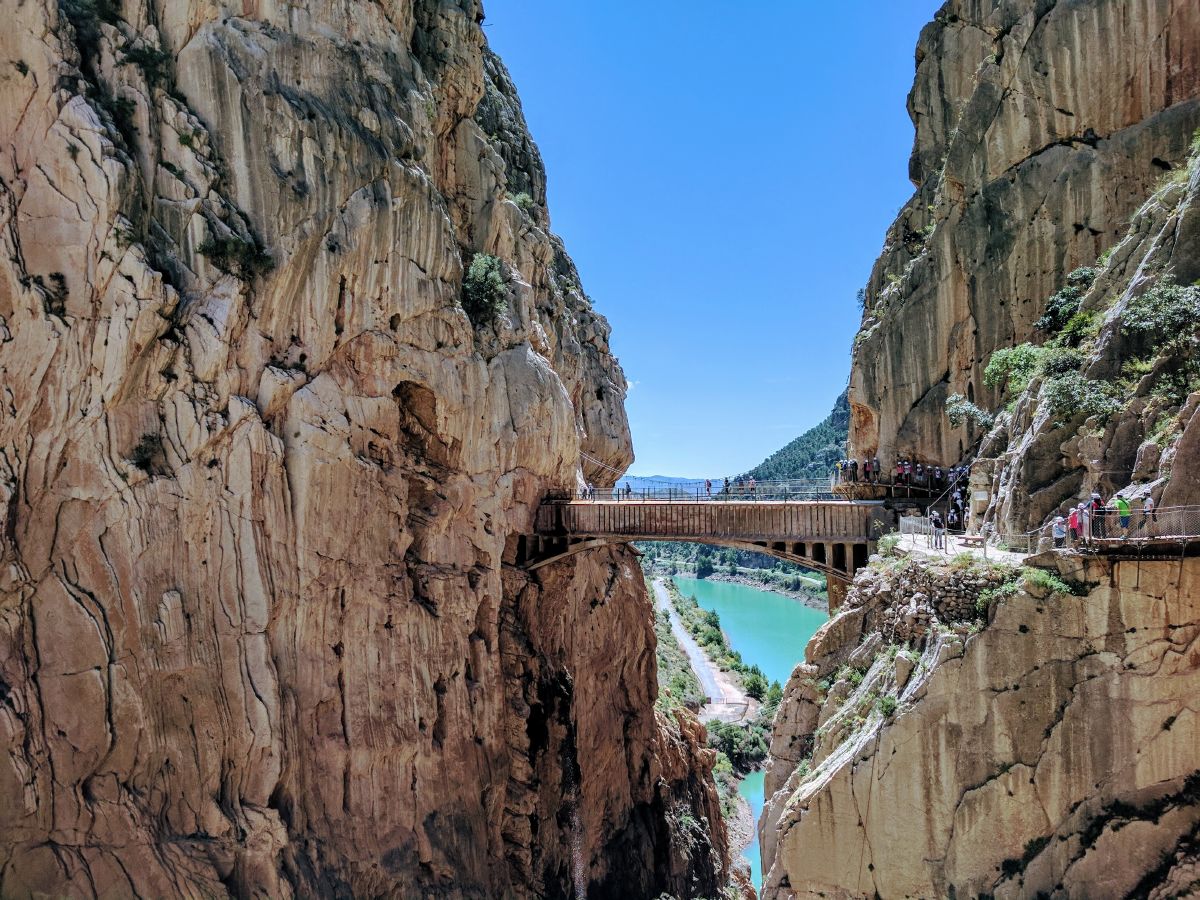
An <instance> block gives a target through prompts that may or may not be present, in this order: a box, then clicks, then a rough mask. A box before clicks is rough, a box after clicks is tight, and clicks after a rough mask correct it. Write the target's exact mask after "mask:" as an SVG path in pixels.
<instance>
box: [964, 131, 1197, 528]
mask: <svg viewBox="0 0 1200 900" xmlns="http://www.w3.org/2000/svg"><path fill="white" fill-rule="evenodd" d="M1092 271H1093V272H1094V280H1093V281H1092V282H1091V285H1090V287H1089V288H1088V289H1087V290H1086V291H1085V292H1084V293H1083V294H1082V296H1081V297H1080V299H1079V303H1080V310H1081V312H1080V315H1082V316H1085V317H1089V319H1090V321H1091V322H1093V323H1094V324H1093V325H1092V326H1091V327H1092V330H1093V331H1094V332H1095V336H1094V337H1092V338H1091V339H1088V340H1085V341H1083V342H1081V343H1080V346H1079V347H1078V348H1074V350H1075V358H1074V359H1073V360H1070V362H1071V365H1070V366H1069V371H1066V372H1062V373H1059V372H1054V371H1039V372H1038V373H1037V374H1036V375H1035V377H1034V378H1033V379H1032V380H1031V382H1030V384H1029V385H1028V387H1027V388H1025V389H1024V390H1023V391H1022V392H1021V393H1019V394H1018V395H1017V396H1016V397H1014V398H1013V399H1012V401H1011V407H1012V411H1011V412H1007V411H1006V412H1002V413H1000V414H999V415H998V416H997V420H996V424H995V426H994V427H993V428H992V429H991V431H990V432H989V433H988V434H987V435H986V436H985V437H984V439H983V441H982V443H981V445H980V449H979V459H978V461H977V462H976V465H975V471H974V472H973V474H972V483H973V487H975V488H978V489H980V490H983V491H986V492H987V495H988V496H989V498H990V501H989V505H988V508H987V510H986V513H985V514H986V517H987V518H988V519H989V520H990V521H991V522H993V523H994V525H995V527H996V528H997V529H998V530H999V531H1002V532H1010V533H1011V532H1023V531H1028V530H1030V529H1036V528H1038V527H1039V526H1041V525H1042V524H1043V523H1044V522H1046V521H1047V519H1049V518H1050V517H1051V516H1053V515H1055V514H1064V515H1065V514H1067V513H1068V512H1069V507H1070V506H1071V505H1073V504H1075V503H1077V502H1079V501H1080V500H1084V499H1087V498H1088V497H1090V496H1091V494H1092V492H1099V493H1100V494H1101V495H1102V496H1103V497H1105V498H1108V497H1110V496H1111V495H1112V494H1113V493H1114V492H1117V491H1120V492H1122V493H1123V494H1124V495H1125V496H1127V497H1128V498H1130V499H1131V500H1134V502H1135V506H1136V507H1137V508H1139V509H1140V504H1139V503H1138V501H1139V500H1140V499H1142V498H1145V497H1147V496H1152V497H1154V498H1155V500H1156V501H1157V502H1158V503H1159V505H1160V506H1162V507H1164V508H1169V507H1181V506H1194V505H1197V504H1198V503H1200V480H1197V479H1196V477H1195V473H1196V471H1197V464H1200V447H1198V446H1197V445H1198V443H1200V418H1197V417H1196V415H1195V413H1196V409H1197V407H1198V406H1200V370H1198V369H1197V366H1196V359H1197V356H1196V341H1195V338H1194V337H1192V338H1189V337H1188V335H1187V327H1186V325H1185V326H1184V327H1183V328H1182V329H1163V328H1157V327H1156V328H1154V330H1153V333H1152V334H1151V335H1149V336H1147V335H1144V334H1141V333H1138V332H1137V331H1136V329H1135V330H1131V327H1130V325H1131V322H1132V321H1133V319H1134V318H1135V317H1136V316H1137V315H1139V314H1140V313H1139V307H1140V308H1142V309H1144V308H1145V307H1146V305H1147V304H1148V303H1151V302H1153V301H1152V300H1151V298H1153V297H1156V296H1158V297H1163V296H1167V295H1165V294H1164V293H1163V292H1164V290H1169V291H1176V294H1175V298H1176V300H1175V302H1177V303H1182V304H1185V305H1186V304H1188V303H1191V304H1192V305H1193V306H1195V307H1196V308H1197V309H1200V292H1197V290H1196V288H1195V287H1194V286H1192V285H1193V283H1194V282H1195V281H1196V280H1197V279H1198V278H1200V144H1198V145H1197V146H1196V148H1195V150H1194V152H1193V154H1192V156H1191V157H1190V159H1189V161H1188V164H1187V165H1186V166H1182V167H1180V168H1179V169H1178V171H1177V172H1175V173H1173V175H1172V176H1169V177H1168V178H1166V179H1164V181H1163V183H1162V184H1161V185H1160V186H1159V188H1158V189H1157V190H1155V191H1154V192H1153V193H1152V194H1151V195H1150V197H1149V198H1148V199H1147V201H1146V202H1145V203H1144V204H1143V205H1142V206H1141V207H1140V208H1139V209H1138V211H1137V212H1136V214H1135V215H1134V216H1133V219H1132V221H1131V223H1130V226H1129V231H1128V233H1127V234H1126V235H1125V237H1124V238H1122V240H1121V241H1120V242H1119V243H1118V244H1116V245H1115V246H1114V247H1113V248H1112V250H1111V252H1110V253H1109V254H1108V255H1107V256H1106V258H1105V259H1104V261H1103V264H1102V265H1098V266H1096V267H1095V268H1094V269H1093V270H1092ZM1186 286H1192V287H1186ZM1179 288H1182V290H1181V291H1179V290H1177V289H1179ZM1180 308H1182V307H1180ZM1186 318H1187V319H1188V320H1189V321H1191V322H1192V323H1193V325H1194V317H1193V316H1192V315H1191V313H1190V312H1189V313H1187V315H1186ZM1193 330H1194V328H1193ZM1172 332H1174V333H1172ZM1181 332H1182V333H1181ZM1178 338H1182V340H1177V339H1178ZM1052 341H1053V339H1052ZM1041 352H1042V353H1043V354H1044V355H1046V358H1047V359H1049V358H1050V356H1049V354H1050V353H1055V352H1057V353H1059V354H1060V355H1061V353H1062V352H1063V351H1061V350H1053V349H1051V350H1047V349H1046V348H1042V351H1041ZM1042 365H1043V369H1044V367H1045V363H1043V364H1042ZM1064 385H1066V386H1068V387H1071V386H1072V385H1078V386H1080V387H1081V388H1082V390H1077V389H1075V388H1072V391H1073V393H1072V394H1071V395H1068V399H1069V400H1071V401H1072V402H1071V404H1070V405H1069V406H1068V407H1066V408H1063V405H1062V404H1061V403H1056V397H1058V396H1060V395H1061V393H1062V388H1063V386H1064ZM1075 393H1078V396H1076V395H1075ZM1089 398H1092V400H1093V402H1095V403H1097V404H1098V405H1097V406H1096V408H1088V405H1087V401H1088V400H1089ZM1078 401H1083V402H1078ZM1195 525H1200V521H1198V522H1197V523H1195ZM1193 527H1195V526H1193Z"/></svg>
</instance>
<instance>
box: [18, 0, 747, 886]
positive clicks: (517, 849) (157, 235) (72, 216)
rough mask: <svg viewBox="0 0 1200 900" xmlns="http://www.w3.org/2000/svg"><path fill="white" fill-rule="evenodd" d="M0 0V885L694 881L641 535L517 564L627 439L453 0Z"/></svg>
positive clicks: (465, 16) (617, 400)
mask: <svg viewBox="0 0 1200 900" xmlns="http://www.w3.org/2000/svg"><path fill="white" fill-rule="evenodd" d="M6 13H7V20H6V23H5V24H6V27H5V29H3V31H2V32H0V65H2V66H3V72H2V74H0V145H2V146H3V147H4V148H5V152H4V153H3V154H0V240H2V241H3V244H4V251H5V252H4V256H3V261H2V262H0V393H2V395H3V402H2V403H0V409H2V412H0V498H2V500H3V502H2V503H0V511H2V512H0V526H2V527H0V745H2V746H3V748H4V752H3V755H2V757H0V809H3V810H4V811H5V814H4V815H3V816H0V894H2V895H3V896H5V897H10V896H11V897H21V896H27V895H30V894H52V895H70V896H99V895H107V896H127V895H139V896H175V895H189V896H192V895H202V896H220V895H224V894H227V893H230V894H236V895H239V896H250V895H264V896H289V895H302V896H313V895H322V896H385V895H387V896H406V897H407V896H417V895H421V896H448V897H451V896H453V897H483V896H502V895H505V896H509V895H511V896H563V895H573V894H575V893H576V892H585V891H586V892H589V895H592V896H632V895H646V894H656V893H657V892H659V891H670V892H673V893H677V894H681V895H682V894H692V893H709V894H711V893H715V892H716V890H717V888H718V887H719V885H720V884H721V883H722V882H723V880H724V876H725V859H724V855H725V849H724V845H723V840H724V837H723V834H724V833H723V830H722V828H721V826H720V824H719V806H718V803H717V799H716V795H715V790H714V788H713V785H712V780H711V775H710V774H709V769H710V768H711V764H712V760H711V758H710V754H709V753H708V751H704V750H700V749H698V746H699V745H701V744H702V743H703V735H702V732H701V731H700V730H699V729H698V727H697V726H695V725H694V724H693V723H683V724H682V725H680V724H677V723H670V722H666V721H663V720H661V719H659V718H656V716H655V714H654V712H653V706H652V704H653V698H654V683H655V679H654V671H653V667H654V661H653V660H654V654H653V629H652V624H651V623H652V611H651V606H650V603H649V601H648V599H647V598H646V596H645V590H644V586H643V582H642V578H641V575H640V572H639V571H638V568H637V565H636V562H635V560H634V559H633V557H632V556H631V555H630V554H628V553H627V552H624V551H618V550H612V551H602V552H597V553H593V554H590V555H581V556H579V557H576V558H573V559H571V560H567V561H564V562H562V563H559V564H557V565H556V566H553V567H549V568H547V569H545V570H542V571H541V572H540V573H538V574H539V576H540V577H536V578H531V577H529V576H528V575H526V574H524V573H522V572H521V571H519V570H516V569H513V568H511V567H509V566H507V565H506V564H505V561H506V559H507V560H509V561H511V560H512V559H513V558H514V555H515V551H516V545H517V541H518V538H519V536H520V535H522V534H525V533H527V531H528V529H529V526H530V521H531V515H532V511H533V509H534V507H535V505H536V503H537V502H538V501H539V499H540V498H541V497H542V496H543V495H544V494H545V493H546V492H547V491H550V490H563V489H569V488H571V487H573V486H574V484H575V483H577V482H578V481H579V480H580V479H581V478H586V479H588V480H591V481H593V482H595V483H597V484H605V483H608V482H611V480H612V475H613V472H611V471H610V470H609V469H606V468H603V467H604V466H611V467H613V468H614V469H616V470H620V469H622V468H624V467H625V466H626V465H628V463H629V462H630V460H631V459H632V451H631V448H630V441H629V433H628V428H627V425H626V420H625V414H624V410H623V398H624V392H625V379H624V376H623V375H622V373H621V370H620V368H619V366H618V365H617V363H616V361H615V360H614V359H613V357H612V356H611V354H610V352H609V349H608V342H607V336H608V326H607V324H606V323H605V321H604V319H603V318H602V317H601V316H600V315H598V314H597V313H596V312H595V311H594V310H593V308H592V306H591V304H590V301H589V300H588V299H587V297H586V296H585V295H584V294H583V292H582V289H581V287H580V284H579V278H578V274H577V273H576V271H575V268H574V266H573V264H572V263H571V261H570V259H569V258H568V257H567V255H566V253H565V252H564V250H563V247H562V245H561V243H560V242H559V241H558V240H557V238H555V237H554V236H553V235H552V234H551V233H550V232H549V230H548V217H547V212H546V209H545V205H544V204H545V175H544V172H543V169H542V166H541V163H540V160H539V157H538V154H537V150H536V147H535V146H534V144H533V143H532V141H531V139H530V138H529V135H528V133H527V131H526V128H525V123H524V119H523V117H522V114H521V111H520V106H519V103H518V102H517V100H516V96H515V93H514V90H513V87H512V84H511V82H510V80H509V78H508V76H507V73H506V72H505V71H504V68H503V66H502V65H501V64H500V62H499V61H498V60H497V59H496V58H495V57H494V56H492V55H491V54H490V53H489V51H488V50H487V48H486V46H485V43H484V39H483V36H482V31H481V29H480V25H479V23H480V22H481V21H482V13H481V10H480V8H479V6H478V3H477V2H474V0H453V2H452V0H408V2H405V0H397V2H383V3H365V2H363V3H358V2H355V3H350V4H338V3H330V2H325V0H301V2H293V3H288V4H277V3H274V2H269V0H268V2H252V0H247V2H245V3H240V2H239V3H235V4H232V5H230V4H222V3H217V2H215V0H213V2H209V0H196V2H192V3H188V4H180V3H174V2H166V0H96V2H85V0H63V2H62V3H61V4H60V3H54V2H46V0H41V2H36V0H28V2H23V3H19V4H17V5H16V7H15V8H13V7H11V5H10V7H9V8H7V9H6ZM477 254H485V255H486V256H488V257H495V258H496V259H498V260H500V261H501V262H500V264H499V267H498V269H497V271H498V272H499V273H500V277H501V279H502V280H501V286H502V290H501V291H500V292H499V293H498V294H497V292H495V291H493V293H492V294H491V295H490V302H489V303H487V304H485V306H486V308H485V309H483V311H482V312H480V310H479V309H473V312H472V315H471V316H468V315H467V314H466V313H465V312H464V307H463V305H462V303H461V298H462V297H463V295H464V291H463V286H464V279H465V278H467V270H468V268H469V266H470V264H471V263H472V261H473V260H476V259H477V256H476V255H477ZM483 262H484V263H488V260H487V259H486V258H483ZM468 280H470V279H469V278H468ZM485 287H486V285H485ZM581 453H583V454H586V456H587V457H588V459H589V460H595V461H598V463H597V462H590V461H589V462H587V463H586V465H585V466H584V467H583V468H580V460H581ZM705 820H707V821H708V823H710V824H711V825H712V828H711V829H707V830H706V829H705V828H703V827H702V826H703V823H704V822H705ZM695 823H701V826H700V827H698V826H697V825H696V824H695ZM710 833H711V841H710V838H709V834H710Z"/></svg>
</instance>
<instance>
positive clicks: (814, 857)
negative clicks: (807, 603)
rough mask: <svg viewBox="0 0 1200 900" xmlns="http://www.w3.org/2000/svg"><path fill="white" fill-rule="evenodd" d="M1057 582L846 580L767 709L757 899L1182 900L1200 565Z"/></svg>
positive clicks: (912, 576) (1096, 571)
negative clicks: (768, 764)
mask: <svg viewBox="0 0 1200 900" xmlns="http://www.w3.org/2000/svg"><path fill="white" fill-rule="evenodd" d="M1046 562H1049V564H1054V563H1053V561H1046ZM1058 565H1059V572H1058V573H1057V574H1056V575H1054V576H1048V575H1047V574H1046V573H1045V572H1042V573H1040V574H1039V573H1037V572H1034V573H1030V574H1025V575H1021V574H1020V573H1011V572H1006V571H1004V570H1003V569H1002V568H997V567H991V568H989V567H977V568H974V569H963V568H958V569H955V568H953V567H951V568H950V569H949V570H947V569H945V568H943V569H941V570H933V571H930V570H929V569H928V568H927V567H926V566H923V565H914V564H907V565H906V564H904V563H902V562H900V561H895V560H884V561H882V562H881V563H877V564H876V566H875V568H873V569H868V570H864V571H863V572H862V573H861V574H860V575H859V577H858V579H857V581H856V583H855V585H854V587H853V588H852V590H851V592H850V595H849V597H848V600H847V604H846V607H845V608H844V609H843V611H842V612H841V613H839V615H838V616H837V617H835V618H834V619H832V620H830V622H829V623H828V624H827V625H826V626H825V627H824V628H823V629H822V631H821V632H818V634H817V635H816V636H815V637H814V638H813V641H812V642H811V643H810V645H809V648H808V660H809V663H810V664H809V665H805V666H799V667H797V670H796V672H795V673H794V674H793V676H792V679H791V681H790V683H789V685H788V687H787V691H786V695H785V698H784V703H783V705H782V706H781V710H780V715H781V716H783V715H784V710H788V716H787V719H786V720H784V722H783V725H784V728H782V729H780V730H779V731H778V733H777V734H776V737H775V745H773V746H772V756H773V759H772V769H771V770H770V772H769V778H768V781H769V784H768V797H769V799H768V805H767V809H766V811H765V814H764V816H763V821H762V823H761V825H760V828H761V831H762V839H763V853H764V867H765V868H766V869H768V874H767V876H766V884H765V889H764V896H765V897H768V898H775V897H778V898H782V897H818V896H822V897H835V898H849V897H872V896H876V897H884V898H887V897H946V896H951V897H953V896H958V897H965V896H970V897H981V896H993V897H997V898H999V897H1006V898H1019V897H1055V898H1065V897H1126V896H1131V897H1155V898H1165V897H1183V896H1191V895H1192V892H1194V891H1195V890H1196V889H1197V887H1198V885H1200V750H1198V749H1197V748H1198V747H1200V719H1198V717H1197V713H1196V700H1195V697H1196V691H1197V690H1198V689H1200V565H1198V564H1197V562H1196V560H1194V559H1187V560H1178V561H1176V562H1143V563H1136V562H1117V563H1111V562H1103V561H1088V562H1074V563H1069V562H1066V561H1060V562H1059V563H1058ZM1060 576H1061V577H1060ZM1064 579H1065V580H1064ZM1067 588H1074V590H1075V594H1077V595H1073V594H1072V593H1071V592H1070V591H1069V590H1068V589H1067ZM980 598H982V601H981V600H980ZM989 599H990V602H989ZM977 604H978V606H977ZM977 608H978V609H982V610H984V612H982V613H977V612H976V610H977ZM981 617H982V618H981ZM786 747H794V748H797V750H798V755H799V756H801V757H802V758H803V761H802V762H801V763H800V764H799V765H795V764H794V763H793V762H792V757H789V756H787V755H786V753H784V752H781V750H783V749H785V748H786ZM795 755H797V754H793V756H795ZM781 762H783V763H785V765H784V771H782V772H780V771H777V767H779V766H780V764H781ZM772 790H774V794H773V796H771V794H770V792H771V791H772Z"/></svg>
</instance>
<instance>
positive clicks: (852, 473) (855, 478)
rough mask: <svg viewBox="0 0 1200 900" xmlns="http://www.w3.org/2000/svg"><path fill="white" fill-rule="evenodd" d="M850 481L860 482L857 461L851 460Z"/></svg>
mask: <svg viewBox="0 0 1200 900" xmlns="http://www.w3.org/2000/svg"><path fill="white" fill-rule="evenodd" d="M850 480H851V481H852V482H854V481H858V460H857V459H852V460H850Z"/></svg>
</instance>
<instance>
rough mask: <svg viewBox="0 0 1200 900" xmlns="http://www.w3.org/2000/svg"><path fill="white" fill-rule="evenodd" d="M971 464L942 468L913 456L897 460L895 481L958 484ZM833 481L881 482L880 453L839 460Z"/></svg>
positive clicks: (923, 484) (938, 487) (928, 485)
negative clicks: (919, 460) (914, 458)
mask: <svg viewBox="0 0 1200 900" xmlns="http://www.w3.org/2000/svg"><path fill="white" fill-rule="evenodd" d="M969 474H970V467H969V466H966V465H963V466H952V467H950V468H943V467H942V466H939V465H932V466H931V465H926V464H925V463H923V462H913V461H912V460H911V459H899V460H896V470H895V475H894V477H893V479H892V483H893V484H903V485H908V486H913V485H915V486H918V487H925V488H932V489H934V490H941V489H942V488H944V487H946V486H947V485H956V484H958V483H959V482H960V481H966V479H967V476H968V475H969ZM833 477H834V481H836V482H837V483H855V482H862V483H864V484H881V483H883V481H884V478H883V468H882V466H880V464H879V457H878V456H875V457H863V459H862V462H861V463H860V462H859V460H857V459H842V460H838V461H837V462H836V463H835V464H834V467H833Z"/></svg>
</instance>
